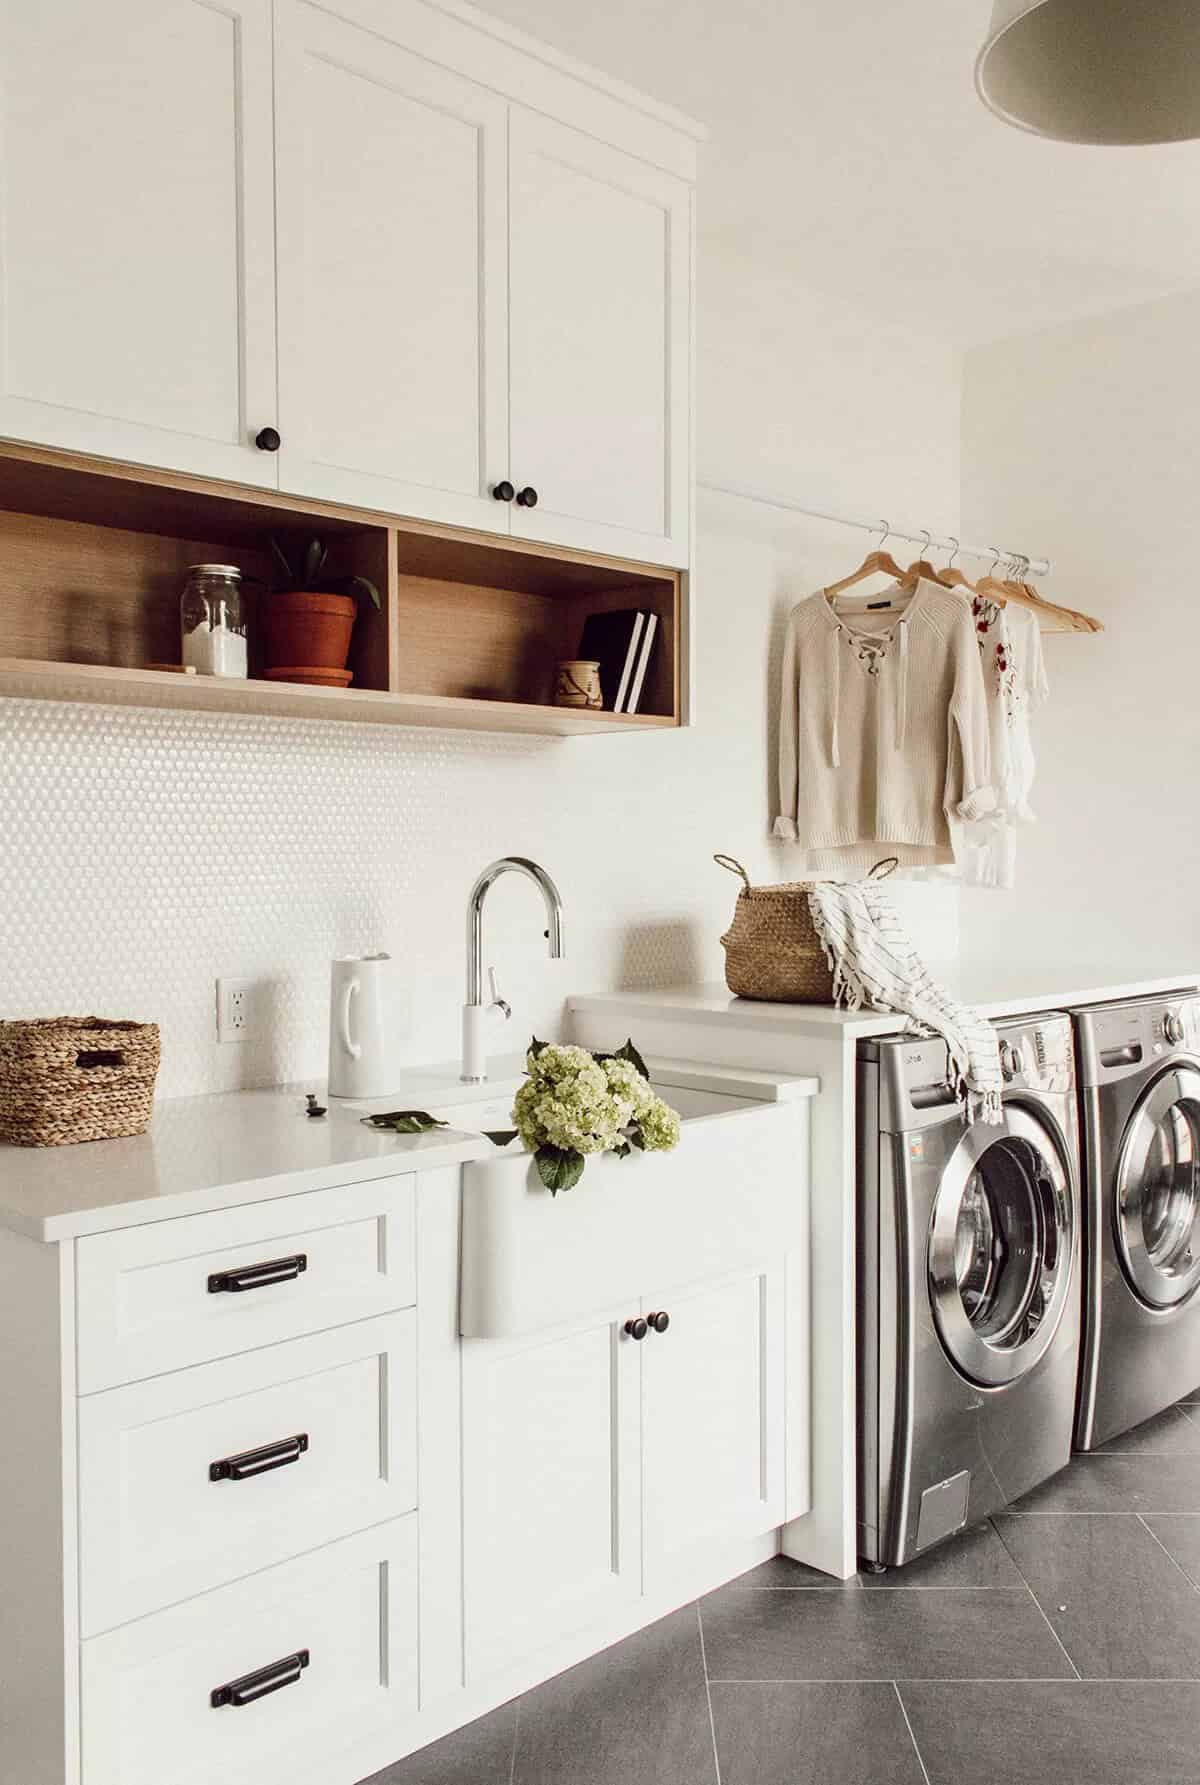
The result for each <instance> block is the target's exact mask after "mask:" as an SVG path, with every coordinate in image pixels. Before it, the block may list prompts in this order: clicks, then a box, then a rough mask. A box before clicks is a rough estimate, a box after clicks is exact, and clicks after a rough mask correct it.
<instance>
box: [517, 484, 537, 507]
mask: <svg viewBox="0 0 1200 1785" xmlns="http://www.w3.org/2000/svg"><path fill="white" fill-rule="evenodd" d="M517 507H518V508H536V507H537V491H536V490H535V489H534V487H533V485H532V484H531V483H527V484H526V485H525V488H524V489H523V490H518V491H517Z"/></svg>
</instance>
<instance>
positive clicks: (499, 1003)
mask: <svg viewBox="0 0 1200 1785" xmlns="http://www.w3.org/2000/svg"><path fill="white" fill-rule="evenodd" d="M488 987H489V989H490V991H491V994H492V1009H493V1010H501V1011H503V1012H504V1020H505V1022H509V1021H511V1019H512V1005H511V1004H509V1003H508V1002H507V1000H506V999H505V998H502V997H501V995H500V981H499V979H498V978H497V977H496V969H495V968H494V967H489V968H488Z"/></svg>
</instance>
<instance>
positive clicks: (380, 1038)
mask: <svg viewBox="0 0 1200 1785" xmlns="http://www.w3.org/2000/svg"><path fill="white" fill-rule="evenodd" d="M407 1029H408V995H407V988H406V986H405V983H404V979H403V976H402V974H401V971H400V964H399V962H398V961H394V960H392V958H391V956H390V955H387V954H368V955H343V956H341V957H340V958H339V959H337V960H335V961H331V962H330V968H329V1095H330V1096H331V1097H389V1096H390V1095H391V1094H392V1092H393V1091H394V1090H395V1089H396V1086H397V1084H398V1082H399V1077H400V1057H401V1046H402V1044H403V1041H404V1038H405V1034H406V1032H407Z"/></svg>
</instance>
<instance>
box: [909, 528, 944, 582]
mask: <svg viewBox="0 0 1200 1785" xmlns="http://www.w3.org/2000/svg"><path fill="white" fill-rule="evenodd" d="M921 531H922V533H924V535H925V547H924V549H925V552H926V554H927V555H926V556H925V557H923V558H917V559H916V560H915V562H914V563H912V564H910V565H909V567H908V570H907V572H906V573H905V574H906V575H908V576H910V577H911V578H912V579H913V581H914V582H916V581H917V579H918V578H919V577H924V578H925V581H926V582H927V583H937V585H938V587H939V588H942V589H950V588H952V587H953V584H952V583H948V582H947V581H946V573H945V571H944V570H938V569H937V567H936V566H935V565H934V564H932V563H931V562H930V559H929V557H928V552H929V546H930V542H931V541H932V538H933V535H932V534H931V533H930V532H929V530H928V528H926V527H922V529H921Z"/></svg>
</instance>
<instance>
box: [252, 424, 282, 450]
mask: <svg viewBox="0 0 1200 1785" xmlns="http://www.w3.org/2000/svg"><path fill="white" fill-rule="evenodd" d="M254 444H255V446H257V448H258V450H259V452H278V451H279V448H280V447H281V446H282V445H283V442H282V440H281V439H280V438H279V430H278V429H277V428H260V429H259V430H258V433H257V434H256V435H255V436H254Z"/></svg>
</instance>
